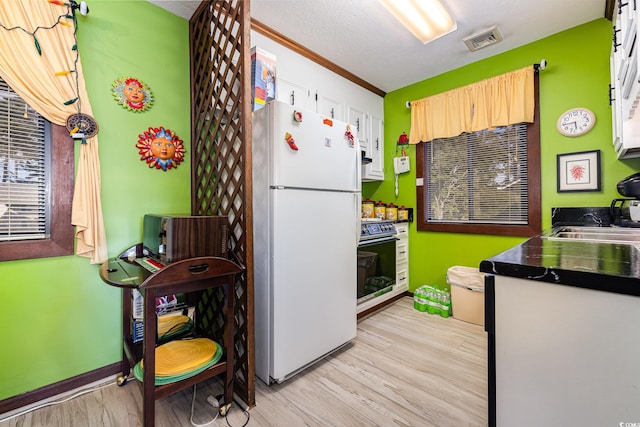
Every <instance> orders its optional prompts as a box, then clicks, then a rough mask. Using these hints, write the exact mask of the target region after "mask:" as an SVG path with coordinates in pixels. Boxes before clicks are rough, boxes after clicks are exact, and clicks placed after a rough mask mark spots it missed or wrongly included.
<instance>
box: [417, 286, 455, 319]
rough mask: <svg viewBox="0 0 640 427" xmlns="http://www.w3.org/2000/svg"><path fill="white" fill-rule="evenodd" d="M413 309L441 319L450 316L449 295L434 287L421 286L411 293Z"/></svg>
mask: <svg viewBox="0 0 640 427" xmlns="http://www.w3.org/2000/svg"><path fill="white" fill-rule="evenodd" d="M413 307H414V308H415V309H416V310H418V311H426V312H427V313H429V314H439V315H440V316H442V317H449V316H450V315H451V293H450V292H449V291H445V290H442V289H439V288H436V287H435V286H431V285H422V286H420V287H419V288H418V289H416V290H415V291H414V292H413Z"/></svg>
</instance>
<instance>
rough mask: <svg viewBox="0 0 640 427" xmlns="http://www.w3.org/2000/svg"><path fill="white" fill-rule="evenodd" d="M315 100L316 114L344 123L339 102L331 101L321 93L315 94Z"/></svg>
mask: <svg viewBox="0 0 640 427" xmlns="http://www.w3.org/2000/svg"><path fill="white" fill-rule="evenodd" d="M316 99H317V101H318V108H317V110H316V111H317V112H318V113H320V114H322V115H323V116H327V117H330V118H332V119H336V120H342V121H345V119H344V114H343V112H342V108H343V106H342V103H340V101H338V100H335V99H332V98H331V97H329V96H326V95H324V94H322V93H316Z"/></svg>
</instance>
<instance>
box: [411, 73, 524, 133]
mask: <svg viewBox="0 0 640 427" xmlns="http://www.w3.org/2000/svg"><path fill="white" fill-rule="evenodd" d="M533 72H534V70H533V66H528V67H525V68H522V69H520V70H516V71H513V72H511V73H506V74H502V75H499V76H496V77H492V78H490V79H486V80H482V81H479V82H477V83H473V84H470V85H467V86H463V87H460V88H457V89H453V90H450V91H448V92H443V93H440V94H438V95H433V96H430V97H428V98H423V99H419V100H416V101H411V133H410V134H409V143H411V144H417V143H419V142H421V141H425V142H426V141H431V140H432V139H435V138H448V137H452V136H458V135H460V134H461V133H463V132H477V131H481V130H484V129H489V128H492V127H497V126H507V125H511V124H514V123H521V122H533V113H534V107H535V101H534V89H533Z"/></svg>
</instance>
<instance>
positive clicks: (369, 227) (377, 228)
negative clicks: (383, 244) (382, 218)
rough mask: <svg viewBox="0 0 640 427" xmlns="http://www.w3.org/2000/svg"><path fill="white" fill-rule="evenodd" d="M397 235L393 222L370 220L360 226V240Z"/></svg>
mask: <svg viewBox="0 0 640 427" xmlns="http://www.w3.org/2000/svg"><path fill="white" fill-rule="evenodd" d="M395 235H396V227H395V225H394V224H393V222H391V221H389V222H368V223H363V224H362V226H361V227H360V240H361V241H362V240H368V239H377V238H380V237H388V236H395Z"/></svg>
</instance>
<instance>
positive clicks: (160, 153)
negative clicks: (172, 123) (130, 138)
mask: <svg viewBox="0 0 640 427" xmlns="http://www.w3.org/2000/svg"><path fill="white" fill-rule="evenodd" d="M138 137H139V138H140V139H139V140H138V143H137V144H136V147H137V148H138V150H139V151H138V152H139V153H140V160H143V161H145V162H147V165H148V166H149V167H150V168H156V169H162V170H163V171H165V172H166V170H167V169H175V168H177V167H178V165H179V164H180V163H182V161H183V160H184V153H185V151H186V150H185V148H184V144H183V143H182V140H181V139H180V138H179V137H178V136H177V135H176V134H175V133H173V132H172V131H171V130H169V129H165V128H164V127H159V128H151V127H150V128H149V130H147V131H146V132H144V133H141V134H139V135H138Z"/></svg>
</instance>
